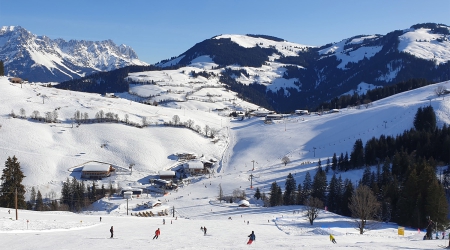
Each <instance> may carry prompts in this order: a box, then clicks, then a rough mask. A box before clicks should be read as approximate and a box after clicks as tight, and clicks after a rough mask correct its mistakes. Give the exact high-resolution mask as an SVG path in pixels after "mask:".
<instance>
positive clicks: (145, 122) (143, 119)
mask: <svg viewBox="0 0 450 250" xmlns="http://www.w3.org/2000/svg"><path fill="white" fill-rule="evenodd" d="M142 126H144V127H145V126H147V117H146V116H143V117H142Z"/></svg>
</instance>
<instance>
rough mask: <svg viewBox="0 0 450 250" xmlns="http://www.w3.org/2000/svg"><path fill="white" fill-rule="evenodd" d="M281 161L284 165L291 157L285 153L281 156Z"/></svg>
mask: <svg viewBox="0 0 450 250" xmlns="http://www.w3.org/2000/svg"><path fill="white" fill-rule="evenodd" d="M281 162H282V163H283V164H284V165H285V166H286V165H287V164H288V163H289V162H291V159H289V157H288V156H287V155H285V156H283V158H281Z"/></svg>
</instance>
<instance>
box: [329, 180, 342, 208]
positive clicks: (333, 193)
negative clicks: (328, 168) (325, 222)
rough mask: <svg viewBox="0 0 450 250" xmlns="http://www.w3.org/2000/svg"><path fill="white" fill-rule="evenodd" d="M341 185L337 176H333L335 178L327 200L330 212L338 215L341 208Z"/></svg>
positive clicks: (331, 181) (331, 182) (331, 183)
mask: <svg viewBox="0 0 450 250" xmlns="http://www.w3.org/2000/svg"><path fill="white" fill-rule="evenodd" d="M338 185H339V183H338V179H337V178H336V174H333V177H331V180H330V188H329V189H330V190H329V192H328V199H327V203H326V204H327V206H328V211H330V212H334V213H336V212H337V210H338V206H339V200H340V198H341V197H340V196H341V195H340V193H339V186H338Z"/></svg>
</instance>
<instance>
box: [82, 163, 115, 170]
mask: <svg viewBox="0 0 450 250" xmlns="http://www.w3.org/2000/svg"><path fill="white" fill-rule="evenodd" d="M110 167H111V165H110V164H106V163H100V162H89V163H87V164H85V165H84V166H83V170H82V171H83V172H84V171H89V172H91V171H92V172H93V171H109V168H110Z"/></svg>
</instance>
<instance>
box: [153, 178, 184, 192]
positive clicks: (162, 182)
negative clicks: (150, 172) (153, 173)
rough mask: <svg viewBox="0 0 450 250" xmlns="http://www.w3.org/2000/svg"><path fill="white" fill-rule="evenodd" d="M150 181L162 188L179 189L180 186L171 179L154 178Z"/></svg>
mask: <svg viewBox="0 0 450 250" xmlns="http://www.w3.org/2000/svg"><path fill="white" fill-rule="evenodd" d="M150 182H151V183H152V184H153V185H154V186H155V187H157V188H162V189H170V190H171V189H177V188H178V186H177V185H176V184H174V183H173V182H172V181H169V180H161V179H153V180H150Z"/></svg>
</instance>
